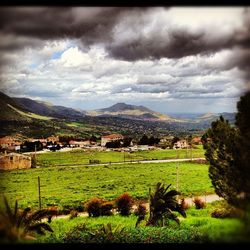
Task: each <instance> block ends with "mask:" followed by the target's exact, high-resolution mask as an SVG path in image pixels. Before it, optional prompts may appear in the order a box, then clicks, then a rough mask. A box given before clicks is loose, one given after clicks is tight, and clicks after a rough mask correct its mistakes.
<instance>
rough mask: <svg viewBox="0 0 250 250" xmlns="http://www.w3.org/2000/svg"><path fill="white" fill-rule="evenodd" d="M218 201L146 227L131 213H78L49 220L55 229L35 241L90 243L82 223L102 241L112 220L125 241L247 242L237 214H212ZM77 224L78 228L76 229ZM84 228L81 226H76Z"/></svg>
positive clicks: (112, 223) (88, 235) (96, 240)
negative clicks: (102, 230) (92, 215)
mask: <svg viewBox="0 0 250 250" xmlns="http://www.w3.org/2000/svg"><path fill="white" fill-rule="evenodd" d="M218 203H219V202H213V203H212V204H207V206H206V207H205V209H201V210H197V209H195V208H194V207H191V208H189V209H188V210H187V211H186V213H187V218H185V219H184V218H183V219H182V220H181V222H180V226H178V225H177V224H176V223H175V222H170V223H169V225H167V226H166V227H145V222H142V223H141V224H140V226H139V227H138V228H135V223H136V220H137V217H136V216H135V215H134V214H131V215H130V216H128V217H124V216H120V215H114V216H102V217H98V218H89V217H77V218H74V219H69V218H66V219H57V220H52V223H51V227H52V228H53V230H54V233H52V234H50V233H47V234H46V236H38V242H47V243H48V242H49V243H51V242H59V243H62V242H80V243H89V242H91V240H93V238H92V239H91V235H90V234H88V233H87V232H86V230H85V229H84V227H82V226H81V225H83V224H85V225H86V226H87V227H88V228H89V229H91V232H92V233H94V232H95V239H94V240H95V242H103V240H104V237H105V234H101V233H96V232H98V229H99V228H101V226H102V225H103V224H107V223H111V225H112V228H114V227H115V226H117V225H120V226H122V227H125V229H124V231H123V232H122V233H120V234H118V235H117V236H116V238H115V239H114V240H118V241H119V240H120V241H122V242H126V243H139V242H140V243H149V242H150V243H193V242H196V243H197V242H200V243H208V242H209V243H214V242H223V243H235V242H249V239H248V238H247V237H246V235H245V234H244V225H243V223H242V221H241V220H239V219H236V218H224V219H218V218H211V212H212V211H213V209H214V208H215V207H216V206H217V204H218ZM77 227H78V229H77ZM80 228H83V229H82V230H79V229H80Z"/></svg>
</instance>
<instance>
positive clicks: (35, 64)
mask: <svg viewBox="0 0 250 250" xmlns="http://www.w3.org/2000/svg"><path fill="white" fill-rule="evenodd" d="M38 66H39V64H38V63H32V64H30V65H29V68H30V69H36V68H37V67H38Z"/></svg>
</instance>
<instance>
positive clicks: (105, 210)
mask: <svg viewBox="0 0 250 250" xmlns="http://www.w3.org/2000/svg"><path fill="white" fill-rule="evenodd" d="M112 209H113V203H112V202H110V201H104V202H103V203H102V204H101V215H106V216H109V215H112V214H113V213H112V211H111V210H112Z"/></svg>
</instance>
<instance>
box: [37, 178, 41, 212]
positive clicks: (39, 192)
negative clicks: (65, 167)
mask: <svg viewBox="0 0 250 250" xmlns="http://www.w3.org/2000/svg"><path fill="white" fill-rule="evenodd" d="M38 198H39V209H41V208H42V203H41V188H40V177H39V176H38Z"/></svg>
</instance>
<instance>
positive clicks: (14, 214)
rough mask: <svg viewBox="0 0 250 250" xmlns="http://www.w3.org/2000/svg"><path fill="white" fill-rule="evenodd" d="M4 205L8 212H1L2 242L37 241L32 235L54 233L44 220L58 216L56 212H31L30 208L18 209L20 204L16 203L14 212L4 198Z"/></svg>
mask: <svg viewBox="0 0 250 250" xmlns="http://www.w3.org/2000/svg"><path fill="white" fill-rule="evenodd" d="M3 198H4V204H5V208H6V211H3V210H2V209H1V210H0V237H1V238H2V239H0V241H3V242H16V241H20V240H27V239H33V240H34V239H35V237H34V236H33V235H32V234H31V233H32V232H36V233H38V234H45V231H49V232H53V230H52V229H51V227H50V226H49V225H48V224H47V223H44V222H42V221H41V220H42V219H43V218H48V216H52V215H56V214H57V212H56V211H55V210H49V209H40V210H37V211H35V212H31V209H30V208H25V209H24V210H22V211H21V210H20V209H18V203H17V201H16V202H15V208H14V210H13V211H12V210H11V208H10V205H9V203H8V201H7V199H6V197H5V196H4V197H3Z"/></svg>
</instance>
